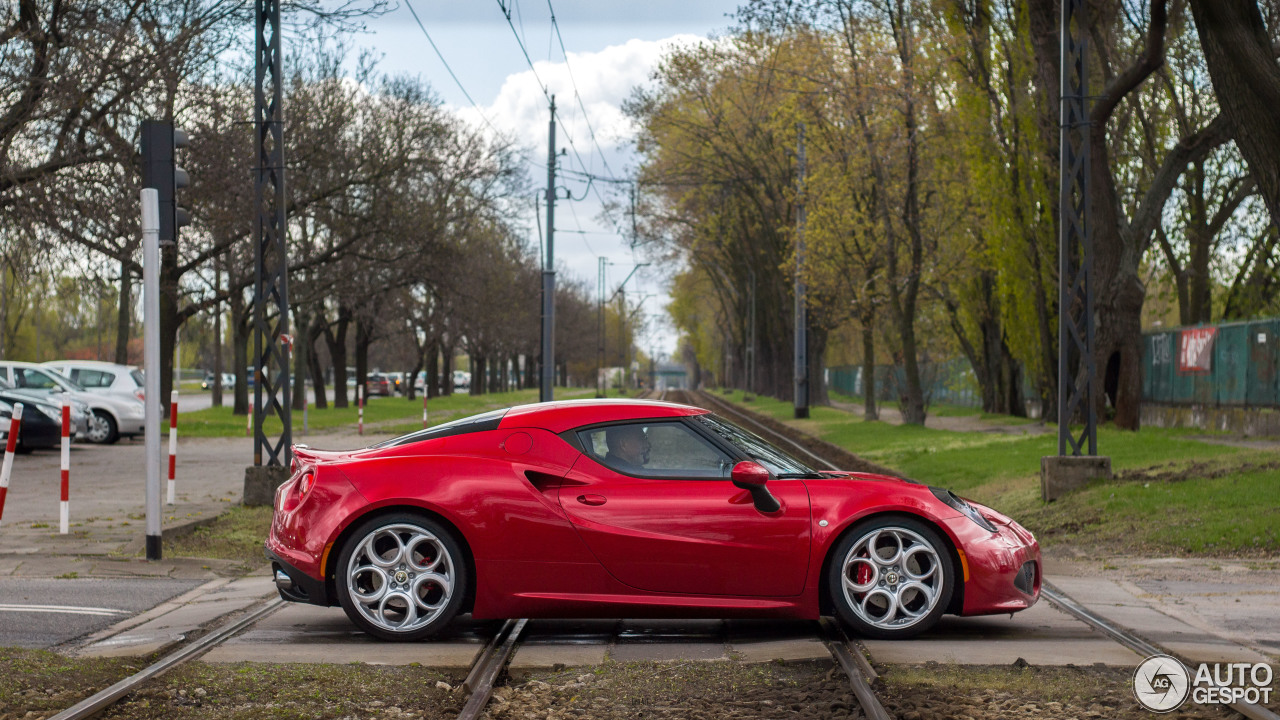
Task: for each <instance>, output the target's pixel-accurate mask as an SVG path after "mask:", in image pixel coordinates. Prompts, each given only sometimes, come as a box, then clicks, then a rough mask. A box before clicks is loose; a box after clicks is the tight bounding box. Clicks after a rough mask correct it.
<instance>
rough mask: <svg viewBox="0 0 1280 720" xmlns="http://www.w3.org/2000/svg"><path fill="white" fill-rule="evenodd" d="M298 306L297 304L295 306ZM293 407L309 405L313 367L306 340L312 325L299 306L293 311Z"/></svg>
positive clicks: (300, 409) (302, 408) (295, 408)
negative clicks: (309, 389)
mask: <svg viewBox="0 0 1280 720" xmlns="http://www.w3.org/2000/svg"><path fill="white" fill-rule="evenodd" d="M295 307H297V306H295ZM293 327H294V328H295V329H294V341H293V388H292V389H293V409H294V410H297V411H299V412H301V411H302V410H305V409H306V407H307V375H309V374H310V373H309V372H308V369H309V368H310V367H311V363H310V356H311V347H310V345H309V344H308V343H307V342H306V334H307V332H308V330H309V329H310V327H311V324H310V322H308V318H307V314H306V312H305V311H304V310H302V308H300V307H297V309H295V310H294V312H293Z"/></svg>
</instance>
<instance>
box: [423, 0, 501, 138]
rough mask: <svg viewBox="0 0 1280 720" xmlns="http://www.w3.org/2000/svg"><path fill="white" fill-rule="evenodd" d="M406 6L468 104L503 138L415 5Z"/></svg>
mask: <svg viewBox="0 0 1280 720" xmlns="http://www.w3.org/2000/svg"><path fill="white" fill-rule="evenodd" d="M404 4H405V7H407V8H409V14H410V15H413V20H414V22H416V23H418V28H419V29H420V30H422V34H423V35H425V36H426V38H427V42H428V43H430V44H431V49H432V50H435V51H436V57H438V58H440V62H441V63H443V64H444V69H445V70H448V71H449V77H451V78H453V82H454V83H455V84H456V85H457V86H458V89H459V90H461V91H462V95H463V97H465V98H466V99H467V102H469V103H471V107H473V108H475V111H476V112H477V113H479V115H480V119H481V120H484V124H485V125H488V126H489V129H490V130H492V131H493V132H494V134H495V135H497V136H499V137H501V136H502V133H500V132H498V128H496V127H494V126H493V123H491V122H489V118H488V116H486V115H485V114H484V111H483V110H481V109H480V106H479V105H478V104H476V101H475V100H474V99H472V97H471V93H469V92H467V89H466V88H465V87H463V85H462V81H461V80H459V79H458V76H457V74H456V73H454V72H453V68H452V67H450V66H449V61H448V60H445V59H444V53H442V52H440V48H438V47H436V41H435V40H432V39H431V33H429V32H427V26H426V25H423V24H422V20H421V19H420V18H419V17H418V13H417V11H415V10H414V9H413V4H412V3H410V2H409V0H404Z"/></svg>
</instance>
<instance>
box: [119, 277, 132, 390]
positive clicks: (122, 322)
mask: <svg viewBox="0 0 1280 720" xmlns="http://www.w3.org/2000/svg"><path fill="white" fill-rule="evenodd" d="M119 295H120V302H119V309H118V311H117V312H118V314H117V316H116V364H117V365H128V364H129V333H130V326H131V325H132V320H133V278H131V277H129V263H128V262H127V261H125V260H121V261H120V294H119Z"/></svg>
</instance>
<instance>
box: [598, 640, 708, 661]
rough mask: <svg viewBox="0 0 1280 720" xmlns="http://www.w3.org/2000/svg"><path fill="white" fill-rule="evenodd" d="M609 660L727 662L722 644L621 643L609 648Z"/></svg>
mask: <svg viewBox="0 0 1280 720" xmlns="http://www.w3.org/2000/svg"><path fill="white" fill-rule="evenodd" d="M609 658H610V659H612V660H614V661H616V662H675V661H679V660H727V659H729V654H728V648H727V647H725V644H724V643H709V642H660V643H658V642H654V643H623V644H618V645H614V646H613V647H611V648H609Z"/></svg>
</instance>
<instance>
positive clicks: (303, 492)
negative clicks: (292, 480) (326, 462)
mask: <svg viewBox="0 0 1280 720" xmlns="http://www.w3.org/2000/svg"><path fill="white" fill-rule="evenodd" d="M315 484H316V474H315V473H313V472H309V473H307V474H305V475H303V476H302V478H301V479H300V480H298V495H300V496H301V497H306V496H307V492H308V491H309V490H311V486H313V485H315Z"/></svg>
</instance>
